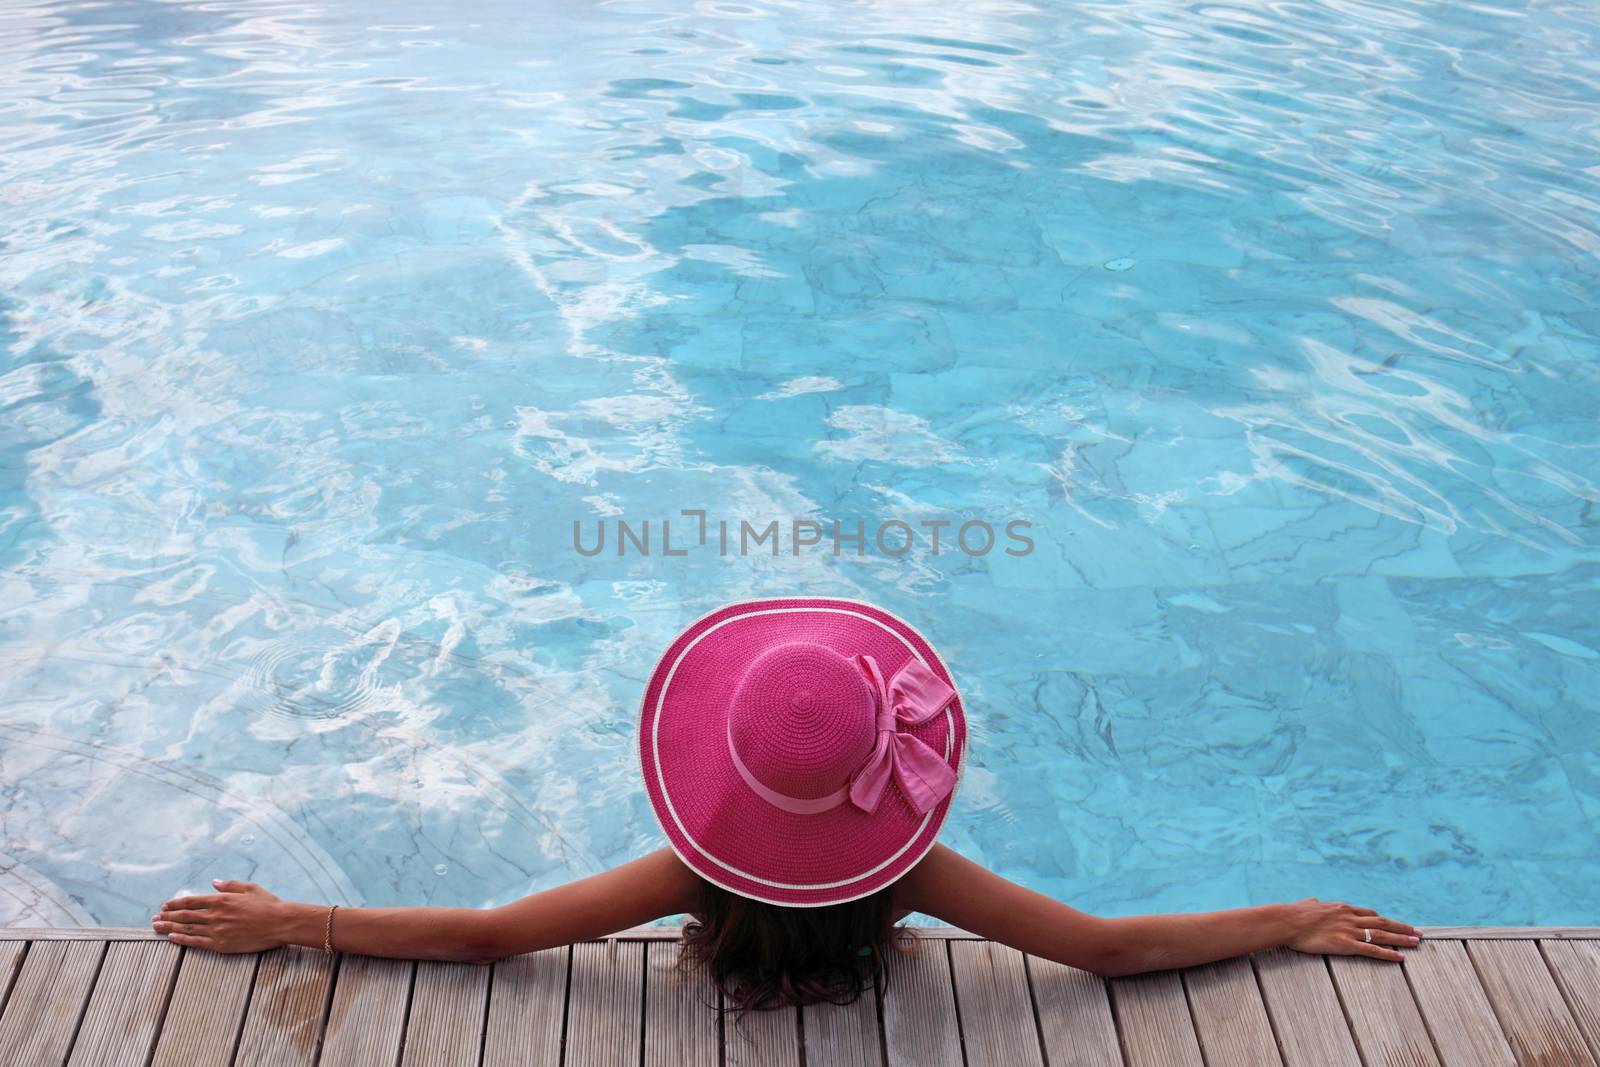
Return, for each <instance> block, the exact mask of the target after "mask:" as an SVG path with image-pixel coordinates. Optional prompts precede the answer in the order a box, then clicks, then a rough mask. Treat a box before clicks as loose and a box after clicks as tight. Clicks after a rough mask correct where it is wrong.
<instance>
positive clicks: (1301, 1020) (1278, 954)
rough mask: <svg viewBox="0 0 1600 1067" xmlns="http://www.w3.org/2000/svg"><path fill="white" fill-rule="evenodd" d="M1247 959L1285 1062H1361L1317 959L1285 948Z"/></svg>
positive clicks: (1302, 1065)
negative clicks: (1252, 966) (1253, 972)
mask: <svg viewBox="0 0 1600 1067" xmlns="http://www.w3.org/2000/svg"><path fill="white" fill-rule="evenodd" d="M1252 958H1253V960H1254V961H1255V967H1256V981H1257V984H1259V985H1260V986H1261V999H1262V1000H1263V1001H1264V1002H1265V1003H1266V1005H1267V1015H1268V1017H1269V1018H1271V1019H1272V1029H1273V1032H1274V1033H1275V1034H1277V1035H1278V1051H1280V1052H1281V1053H1282V1054H1283V1062H1284V1064H1285V1067H1361V1057H1360V1056H1359V1055H1357V1054H1356V1046H1355V1042H1354V1040H1352V1039H1351V1037H1350V1027H1349V1025H1348V1024H1347V1023H1346V1022H1345V1018H1344V1009H1343V1008H1341V1007H1340V1006H1339V995H1338V993H1337V992H1335V991H1334V988H1333V979H1332V978H1331V977H1330V976H1329V974H1328V965H1327V963H1326V962H1324V960H1323V958H1322V957H1321V956H1308V955H1306V954H1305V953H1302V952H1296V951H1294V950H1293V949H1288V948H1275V949H1270V950H1268V951H1266V952H1258V953H1256V954H1255V956H1254V957H1252ZM1402 966H1403V965H1402Z"/></svg>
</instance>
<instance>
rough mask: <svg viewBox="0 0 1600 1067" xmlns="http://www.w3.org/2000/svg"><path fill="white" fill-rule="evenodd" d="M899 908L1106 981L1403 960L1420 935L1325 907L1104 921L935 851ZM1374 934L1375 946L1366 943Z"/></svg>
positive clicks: (1367, 913) (1368, 915) (1363, 911)
mask: <svg viewBox="0 0 1600 1067" xmlns="http://www.w3.org/2000/svg"><path fill="white" fill-rule="evenodd" d="M895 904H896V906H897V907H903V908H910V909H912V910H913V911H920V912H922V913H923V914H925V915H931V916H933V917H934V918H936V919H939V920H942V921H943V922H946V923H949V924H950V925H951V926H956V927H960V928H961V929H963V930H966V931H968V932H970V933H974V934H977V935H978V936H980V937H985V938H988V939H989V940H991V941H999V942H1001V943H1002V944H1006V945H1010V946H1011V947H1013V948H1016V949H1019V950H1021V951H1023V952H1026V953H1028V954H1029V955H1032V956H1039V957H1041V958H1043V959H1047V960H1053V961H1055V962H1056V963H1064V964H1067V965H1069V966H1072V967H1077V968H1080V969H1082V970H1085V971H1090V972H1093V973H1094V974H1098V975H1101V976H1103V977H1107V978H1112V977H1118V976H1121V975H1128V974H1139V973H1141V972H1144V971H1155V970H1162V969H1165V968H1169V967H1174V968H1175V967H1193V966H1197V965H1199V964H1202V963H1211V962H1213V961H1214V960H1221V959H1228V958H1230V957H1233V956H1243V955H1246V954H1248V953H1251V952H1256V951H1259V950H1261V949H1267V948H1274V947H1277V946H1280V945H1282V946H1287V947H1289V948H1293V949H1297V950H1298V951H1301V952H1314V953H1332V954H1337V955H1364V956H1372V957H1374V958H1376V959H1383V960H1397V961H1398V960H1401V959H1404V957H1403V956H1402V955H1401V954H1400V953H1399V952H1398V951H1396V950H1395V949H1394V948H1391V947H1389V946H1393V945H1402V946H1410V945H1415V944H1417V942H1418V939H1419V938H1420V937H1421V934H1420V932H1419V931H1418V930H1417V929H1416V928H1415V927H1411V926H1408V925H1406V924H1405V923H1400V922H1395V921H1394V920H1392V919H1386V918H1384V917H1383V916H1381V915H1379V914H1378V913H1377V912H1375V911H1373V910H1371V909H1370V908H1355V907H1351V906H1350V905H1348V904H1336V903H1325V902H1323V901H1319V900H1317V899H1316V898H1311V899H1309V900H1302V901H1298V902H1297V903H1294V904H1262V905H1259V906H1257V907H1251V908H1236V909H1233V910H1230V911H1213V912H1204V913H1199V914H1192V915H1136V916H1130V917H1128V918H1121V919H1102V918H1099V917H1097V916H1094V915H1089V914H1086V913H1084V912H1081V911H1078V910H1076V909H1074V908H1070V907H1068V906H1067V905H1065V904H1062V903H1061V902H1059V901H1056V900H1052V899H1051V898H1049V897H1047V896H1045V895H1044V894H1042V893H1036V892H1034V891H1033V890H1031V889H1026V888H1024V887H1023V886H1020V885H1017V884H1016V883H1014V882H1008V881H1006V880H1005V879H1004V878H1001V877H1000V876H999V875H997V874H995V873H994V872H992V871H989V870H986V869H985V868H983V867H981V866H979V865H978V864H976V863H973V862H972V861H971V860H968V859H966V858H964V857H962V856H961V855H959V854H958V853H955V852H953V851H951V850H950V849H948V848H945V847H944V846H943V845H934V846H933V848H932V850H931V851H929V853H928V854H927V856H925V857H923V860H922V862H921V863H919V864H918V865H917V866H916V867H915V868H914V869H913V870H912V871H911V872H910V873H909V874H907V875H906V876H905V877H904V878H902V879H901V880H900V881H899V882H897V883H896V884H895ZM1363 927H1370V928H1371V929H1372V943H1371V944H1367V943H1365V942H1364V941H1363V940H1362V934H1361V930H1362V928H1363Z"/></svg>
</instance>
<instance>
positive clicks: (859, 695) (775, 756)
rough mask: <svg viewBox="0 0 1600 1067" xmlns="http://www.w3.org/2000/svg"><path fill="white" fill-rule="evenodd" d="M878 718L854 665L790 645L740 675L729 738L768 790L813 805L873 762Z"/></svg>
mask: <svg viewBox="0 0 1600 1067" xmlns="http://www.w3.org/2000/svg"><path fill="white" fill-rule="evenodd" d="M876 713H877V698H876V697H875V695H874V694H873V690H872V686H871V683H870V682H869V681H868V680H867V677H866V675H865V674H864V673H863V672H862V671H861V669H860V668H859V667H857V666H856V664H855V663H854V662H853V661H852V660H850V659H848V658H846V657H845V656H843V655H841V654H840V653H839V652H837V651H835V650H834V649H832V648H829V647H828V646H827V645H822V644H815V643H812V642H792V643H789V644H782V645H776V646H774V647H772V648H769V649H767V650H766V651H765V652H763V653H761V654H760V655H759V656H757V657H756V658H755V659H754V660H752V661H751V662H750V664H749V665H748V666H747V667H746V668H745V671H744V674H743V676H742V677H741V678H740V679H739V684H738V687H737V688H736V689H735V690H734V695H733V704H732V706H731V707H730V708H729V710H728V715H729V718H728V737H729V741H730V743H731V744H732V745H733V746H734V748H735V750H736V751H737V753H738V757H739V759H740V760H741V761H742V762H743V763H744V765H745V766H746V767H747V768H748V769H749V771H750V773H751V774H753V775H754V776H755V777H756V778H757V779H759V780H760V781H761V783H762V784H763V785H765V786H766V787H767V788H769V789H773V790H776V791H778V792H780V793H784V794H787V795H788V796H791V797H796V798H801V799H813V798H817V797H823V796H827V795H828V794H830V793H833V792H835V791H837V790H838V789H840V788H841V787H843V786H844V785H845V783H846V781H847V780H848V779H849V777H850V775H851V774H852V773H854V772H855V770H856V769H857V768H858V767H860V766H861V764H862V762H863V761H864V760H865V759H866V758H867V757H868V756H870V755H871V754H872V750H873V745H874V743H875V740H876V737H877V726H876Z"/></svg>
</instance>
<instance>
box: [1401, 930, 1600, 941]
mask: <svg viewBox="0 0 1600 1067" xmlns="http://www.w3.org/2000/svg"><path fill="white" fill-rule="evenodd" d="M1417 929H1419V930H1421V931H1422V935H1423V937H1425V938H1427V937H1438V938H1452V939H1455V940H1458V941H1468V940H1470V941H1594V940H1596V939H1600V926H1419V927H1417Z"/></svg>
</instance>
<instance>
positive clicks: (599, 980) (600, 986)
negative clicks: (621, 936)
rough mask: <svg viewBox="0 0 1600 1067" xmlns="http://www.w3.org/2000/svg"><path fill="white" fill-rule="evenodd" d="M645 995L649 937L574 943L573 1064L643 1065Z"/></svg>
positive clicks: (575, 1066)
mask: <svg viewBox="0 0 1600 1067" xmlns="http://www.w3.org/2000/svg"><path fill="white" fill-rule="evenodd" d="M643 994H644V943H643V942H640V941H602V942H586V943H584V944H579V945H573V946H572V979H571V982H570V991H569V994H568V999H567V1058H566V1063H567V1064H569V1065H571V1067H590V1065H595V1067H637V1065H638V1063H639V1056H640V1048H639V1025H640V1022H641V1020H642V1019H643V1017H644V1005H643V1004H642V1003H641V1000H640V998H641V997H642V996H643Z"/></svg>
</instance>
